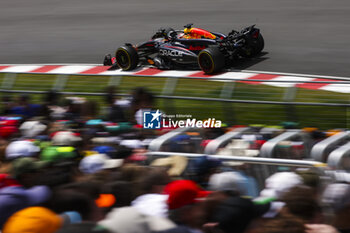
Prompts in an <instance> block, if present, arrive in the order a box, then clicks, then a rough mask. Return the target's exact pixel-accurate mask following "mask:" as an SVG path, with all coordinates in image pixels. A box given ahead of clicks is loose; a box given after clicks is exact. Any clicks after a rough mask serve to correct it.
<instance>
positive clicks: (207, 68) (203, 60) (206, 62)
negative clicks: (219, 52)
mask: <svg viewBox="0 0 350 233" xmlns="http://www.w3.org/2000/svg"><path fill="white" fill-rule="evenodd" d="M199 66H200V67H201V68H202V70H203V71H204V72H211V70H212V69H213V64H212V59H211V58H210V57H209V55H208V54H206V53H203V54H200V56H199Z"/></svg>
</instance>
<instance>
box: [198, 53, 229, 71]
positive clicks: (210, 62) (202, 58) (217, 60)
mask: <svg viewBox="0 0 350 233" xmlns="http://www.w3.org/2000/svg"><path fill="white" fill-rule="evenodd" d="M198 64H199V67H200V68H201V69H202V70H203V71H204V73H206V74H213V73H217V72H219V71H221V70H222V69H223V68H224V67H225V56H224V55H223V54H222V53H221V52H220V50H219V48H216V47H213V48H207V49H203V50H202V51H201V52H200V53H199V54H198Z"/></svg>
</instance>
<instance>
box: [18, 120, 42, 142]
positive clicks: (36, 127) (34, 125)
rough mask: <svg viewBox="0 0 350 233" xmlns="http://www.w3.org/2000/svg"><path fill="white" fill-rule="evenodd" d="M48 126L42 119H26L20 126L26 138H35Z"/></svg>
mask: <svg viewBox="0 0 350 233" xmlns="http://www.w3.org/2000/svg"><path fill="white" fill-rule="evenodd" d="M46 129H47V126H46V125H45V124H42V123H41V122H40V121H25V122H23V123H22V124H21V126H20V127H19V130H20V131H21V134H22V136H23V137H25V138H35V137H37V136H38V135H40V134H42V133H44V132H45V130H46Z"/></svg>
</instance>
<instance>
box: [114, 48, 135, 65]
mask: <svg viewBox="0 0 350 233" xmlns="http://www.w3.org/2000/svg"><path fill="white" fill-rule="evenodd" d="M115 58H116V62H117V64H118V66H119V67H120V69H122V70H133V69H135V68H136V67H137V65H138V63H139V56H138V54H137V51H136V49H135V48H133V47H132V46H127V45H126V46H122V47H120V48H118V49H117V51H116V52H115Z"/></svg>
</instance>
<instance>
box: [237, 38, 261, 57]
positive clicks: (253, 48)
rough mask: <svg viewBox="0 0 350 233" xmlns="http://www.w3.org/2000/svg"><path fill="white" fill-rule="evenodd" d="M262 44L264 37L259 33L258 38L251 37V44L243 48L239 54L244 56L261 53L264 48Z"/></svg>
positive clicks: (253, 55)
mask: <svg viewBox="0 0 350 233" xmlns="http://www.w3.org/2000/svg"><path fill="white" fill-rule="evenodd" d="M264 46H265V42H264V38H263V36H262V35H261V34H259V36H258V38H256V39H253V41H252V43H251V45H250V46H249V47H248V48H246V49H245V50H243V51H242V52H241V53H240V55H241V56H242V57H246V58H251V57H255V56H256V55H258V54H259V53H261V51H262V50H263V49H264Z"/></svg>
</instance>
